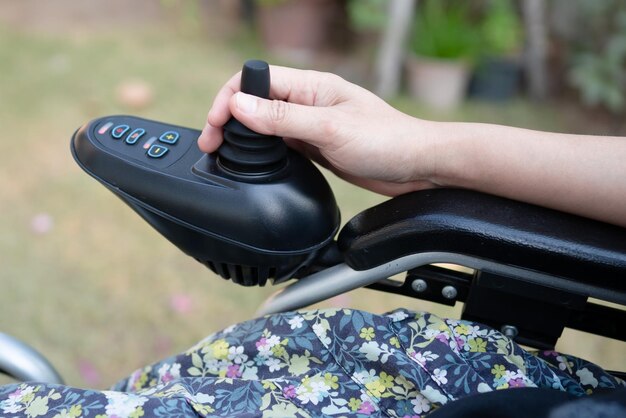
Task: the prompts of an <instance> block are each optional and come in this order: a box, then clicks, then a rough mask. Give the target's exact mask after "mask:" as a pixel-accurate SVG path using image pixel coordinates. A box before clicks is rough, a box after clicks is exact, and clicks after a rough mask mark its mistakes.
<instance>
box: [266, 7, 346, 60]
mask: <svg viewBox="0 0 626 418" xmlns="http://www.w3.org/2000/svg"><path fill="white" fill-rule="evenodd" d="M257 19H258V20H257V24H258V30H259V32H260V35H261V39H262V40H263V43H264V44H265V46H266V47H267V48H268V50H270V52H272V53H275V54H278V55H280V56H284V57H286V58H291V59H295V60H298V61H302V60H305V61H306V60H307V59H310V58H312V56H313V55H314V54H315V53H316V52H319V51H320V50H323V49H326V48H330V47H332V46H335V45H336V44H337V43H339V44H341V43H342V42H341V41H342V40H341V39H340V38H341V36H340V34H339V33H338V28H342V27H343V28H345V27H346V24H345V22H346V19H347V15H346V10H345V2H343V1H336V0H285V1H281V2H278V3H277V4H275V5H272V6H268V5H265V6H260V7H259V9H258V13H257ZM342 22H343V24H342ZM338 41H339V42H338Z"/></svg>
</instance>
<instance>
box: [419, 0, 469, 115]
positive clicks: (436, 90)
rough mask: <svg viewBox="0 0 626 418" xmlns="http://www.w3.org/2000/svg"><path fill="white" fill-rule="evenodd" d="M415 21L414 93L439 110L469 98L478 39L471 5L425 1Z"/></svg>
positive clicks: (451, 106) (449, 107)
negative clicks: (473, 23) (466, 94)
mask: <svg viewBox="0 0 626 418" xmlns="http://www.w3.org/2000/svg"><path fill="white" fill-rule="evenodd" d="M420 6H421V7H420V8H419V9H418V14H417V16H416V19H415V27H414V32H413V37H412V39H411V48H412V52H413V54H412V55H410V56H409V58H408V65H407V67H408V85H409V90H410V93H411V94H412V95H413V96H414V97H415V98H416V99H417V100H419V101H421V102H423V103H425V104H427V105H429V106H431V107H433V108H436V109H439V110H448V109H451V108H454V107H456V106H457V105H458V104H459V103H460V102H461V101H462V100H463V98H464V97H465V93H466V90H467V83H468V80H469V75H470V68H471V65H472V62H473V59H474V56H475V55H476V50H477V41H478V37H477V36H478V35H477V32H476V30H475V29H474V27H473V25H472V23H471V20H470V10H469V6H468V5H467V2H464V1H454V0H452V1H444V0H424V1H422V2H420Z"/></svg>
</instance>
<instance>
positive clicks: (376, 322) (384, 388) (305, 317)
mask: <svg viewBox="0 0 626 418" xmlns="http://www.w3.org/2000/svg"><path fill="white" fill-rule="evenodd" d="M619 386H624V382H622V381H620V380H619V379H616V378H615V377H613V376H611V375H610V374H608V373H607V372H605V371H603V370H602V369H601V368H600V367H598V366H596V365H594V364H591V363H589V362H586V361H584V360H581V359H578V358H575V357H571V356H567V355H564V354H559V353H556V352H539V353H534V354H533V353H530V352H528V351H525V350H523V349H522V348H521V347H519V346H518V345H517V344H515V343H514V342H512V341H511V340H510V339H508V338H507V337H505V336H504V335H502V334H501V333H500V332H498V331H496V330H494V329H491V328H489V327H486V326H483V325H479V324H476V323H472V322H468V321H461V320H454V319H442V318H439V317H437V316H435V315H432V314H428V313H423V312H412V311H408V310H396V311H394V312H391V313H389V314H386V315H374V314H371V313H367V312H363V311H358V310H350V309H327V310H315V311H302V312H290V313H284V314H277V315H271V316H267V317H263V318H259V319H255V320H251V321H247V322H244V323H241V324H238V325H235V326H232V327H229V328H227V329H225V330H223V331H221V332H218V333H215V334H213V335H211V336H209V337H208V338H206V339H205V340H203V341H201V342H200V343H198V344H197V345H196V346H194V347H192V348H191V349H189V350H188V351H186V352H184V353H182V354H179V355H177V356H174V357H171V358H168V359H166V360H164V361H162V362H160V363H157V364H153V365H151V366H147V367H145V368H143V369H140V370H137V371H136V372H135V373H133V374H132V375H131V376H130V377H128V378H127V379H124V380H123V381H121V382H119V383H118V384H116V385H115V386H114V387H113V389H112V390H111V391H93V390H84V389H76V388H70V387H66V386H59V385H50V384H36V383H22V384H15V385H8V386H4V387H0V416H2V417H17V416H19V417H23V416H26V417H43V416H45V417H54V418H69V417H73V418H76V417H97V418H101V417H117V418H125V417H129V418H139V417H149V416H150V417H234V416H244V417H325V416H329V417H345V416H349V417H363V418H364V417H373V416H374V417H424V416H427V415H428V414H429V413H430V412H432V411H434V410H435V409H437V408H438V407H440V406H442V405H444V404H446V403H448V402H452V401H454V400H456V399H460V398H463V397H465V396H468V395H472V394H477V393H482V392H488V391H493V390H500V389H508V388H517V387H543V388H552V389H554V390H559V391H566V392H568V393H571V394H574V395H578V396H584V395H586V394H590V393H593V392H594V391H595V390H597V389H601V388H607V389H608V388H616V387H619Z"/></svg>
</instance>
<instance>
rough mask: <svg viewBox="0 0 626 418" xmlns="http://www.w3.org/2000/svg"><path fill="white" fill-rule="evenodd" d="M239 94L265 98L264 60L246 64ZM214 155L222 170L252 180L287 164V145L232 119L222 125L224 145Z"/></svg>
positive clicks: (267, 89)
mask: <svg viewBox="0 0 626 418" xmlns="http://www.w3.org/2000/svg"><path fill="white" fill-rule="evenodd" d="M241 91H242V92H243V93H247V94H252V95H254V96H258V97H261V98H263V99H268V98H269V92H270V69H269V65H268V64H267V63H266V62H265V61H258V60H250V61H246V63H245V64H244V65H243V69H242V72H241ZM217 154H218V158H217V162H218V164H219V166H220V167H221V168H222V169H224V170H225V171H227V172H229V173H231V174H234V175H237V176H243V177H246V176H250V177H254V178H256V179H258V178H259V177H264V176H270V175H272V174H274V173H276V172H277V171H279V170H281V169H282V168H283V167H285V165H286V164H287V146H286V145H285V143H284V142H283V140H282V139H281V138H279V137H277V136H272V135H263V134H260V133H257V132H254V131H253V130H251V129H249V128H247V127H246V126H244V125H243V124H242V123H241V122H239V121H238V120H236V119H235V118H231V119H230V120H229V121H228V122H227V123H226V125H224V143H223V144H222V146H221V147H220V148H219V149H218V150H217Z"/></svg>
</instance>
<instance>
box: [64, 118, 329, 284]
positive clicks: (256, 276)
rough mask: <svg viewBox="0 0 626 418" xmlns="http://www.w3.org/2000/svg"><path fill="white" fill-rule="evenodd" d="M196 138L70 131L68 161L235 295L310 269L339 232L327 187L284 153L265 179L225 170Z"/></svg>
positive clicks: (125, 122) (178, 130) (137, 122)
mask: <svg viewBox="0 0 626 418" xmlns="http://www.w3.org/2000/svg"><path fill="white" fill-rule="evenodd" d="M199 135H200V131H198V130H195V129H189V128H185V127H181V126H175V125H170V124H165V123H161V122H156V121H151V120H147V119H142V118H137V117H132V116H124V115H119V116H107V117H103V118H99V119H95V120H93V121H91V122H89V123H87V124H86V125H84V126H83V127H81V128H80V129H78V130H77V131H76V132H75V134H74V135H73V137H72V140H71V150H72V154H73V156H74V158H75V160H76V161H77V163H78V164H79V165H80V166H81V168H83V170H85V171H86V172H87V173H88V174H90V175H91V176H92V177H94V178H95V179H96V180H98V181H99V182H100V183H102V184H103V185H104V186H106V187H107V188H108V189H109V190H111V191H112V192H113V193H114V194H115V195H117V196H118V197H119V198H120V199H122V200H123V201H124V202H125V203H126V204H128V205H129V206H130V207H131V208H132V209H133V210H135V212H137V213H138V214H139V215H140V216H141V217H142V218H143V219H145V220H146V221H147V222H148V223H150V225H152V226H153V227H154V228H155V229H156V230H157V231H159V232H160V233H161V234H162V235H163V236H165V237H166V238H167V239H168V240H169V241H171V242H172V243H173V244H175V245H176V246H177V247H179V248H180V249H181V250H182V251H184V252H185V253H186V254H188V255H190V256H192V257H194V258H195V259H196V260H198V261H200V262H201V263H203V264H205V265H206V266H207V267H209V268H210V269H211V270H213V271H214V272H216V273H217V274H219V275H220V276H222V277H224V278H226V279H231V280H232V281H234V282H236V283H238V284H241V285H244V286H253V285H261V286H262V285H264V284H265V283H266V282H267V281H268V280H269V279H272V280H274V282H281V281H284V280H286V279H289V278H291V277H298V276H299V274H300V273H302V272H303V271H305V270H306V269H307V268H309V267H311V266H312V265H314V263H315V260H316V259H317V258H319V257H320V256H321V255H322V254H323V253H324V252H325V250H326V249H327V248H329V247H331V246H333V245H334V241H333V238H334V236H335V235H336V233H337V230H338V228H339V210H338V208H337V205H336V202H335V198H334V195H333V193H332V190H331V189H330V186H329V185H328V183H327V182H326V180H325V179H324V177H323V176H322V174H321V173H320V172H319V170H318V169H317V168H316V167H315V166H314V165H313V164H312V163H311V162H310V161H309V160H307V159H306V158H304V157H302V156H301V155H299V154H298V153H296V152H294V151H291V150H288V151H287V157H286V164H284V166H283V167H281V168H280V170H277V171H274V172H272V173H271V174H270V175H267V174H265V175H260V176H254V175H246V176H241V175H237V174H236V173H232V172H230V171H229V170H225V169H224V168H223V167H220V165H219V163H218V156H217V153H215V154H204V153H203V152H202V151H200V149H199V148H198V146H197V144H196V140H197V138H198V136H199Z"/></svg>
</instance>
